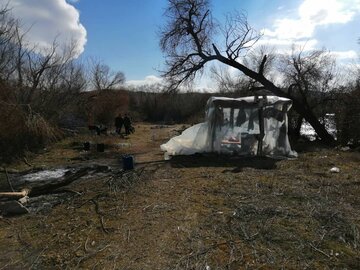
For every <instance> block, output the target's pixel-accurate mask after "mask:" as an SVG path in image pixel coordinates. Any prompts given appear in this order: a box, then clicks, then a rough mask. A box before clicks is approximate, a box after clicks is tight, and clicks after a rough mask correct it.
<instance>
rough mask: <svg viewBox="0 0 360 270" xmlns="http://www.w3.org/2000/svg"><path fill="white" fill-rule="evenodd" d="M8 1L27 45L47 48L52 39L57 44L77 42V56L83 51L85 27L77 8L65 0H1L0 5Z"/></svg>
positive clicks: (63, 44) (61, 45)
mask: <svg viewBox="0 0 360 270" xmlns="http://www.w3.org/2000/svg"><path fill="white" fill-rule="evenodd" d="M7 3H9V6H8V7H9V8H11V12H12V15H13V16H14V17H15V18H17V19H19V20H20V21H21V27H22V30H23V31H27V30H28V29H30V30H29V32H28V33H27V35H26V38H27V41H28V42H29V44H30V45H36V46H37V48H38V49H46V48H49V47H50V46H51V45H52V43H53V41H54V39H56V41H57V43H58V44H59V45H60V47H63V46H65V45H66V44H69V42H72V41H74V42H76V52H77V56H78V55H80V54H81V53H82V52H83V51H84V46H85V44H86V29H85V27H84V26H83V25H82V24H81V23H80V15H79V11H78V10H77V9H75V7H74V6H72V5H71V4H69V3H67V2H66V0H11V1H9V0H0V6H5V5H6V4H7Z"/></svg>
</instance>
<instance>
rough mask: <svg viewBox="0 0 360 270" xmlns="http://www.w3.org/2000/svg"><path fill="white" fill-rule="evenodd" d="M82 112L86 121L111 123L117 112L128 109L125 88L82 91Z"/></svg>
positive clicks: (123, 111) (90, 122)
mask: <svg viewBox="0 0 360 270" xmlns="http://www.w3.org/2000/svg"><path fill="white" fill-rule="evenodd" d="M82 99H83V104H82V107H83V113H84V114H86V117H87V118H88V123H89V124H91V125H93V124H103V125H107V126H109V125H112V124H113V122H114V118H115V117H116V116H117V115H118V114H119V113H123V114H124V113H126V112H127V111H128V104H129V95H128V93H127V91H125V90H100V91H91V92H85V93H82Z"/></svg>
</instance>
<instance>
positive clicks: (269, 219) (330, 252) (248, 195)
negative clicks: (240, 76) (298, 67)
mask: <svg viewBox="0 0 360 270" xmlns="http://www.w3.org/2000/svg"><path fill="white" fill-rule="evenodd" d="M179 128H180V127H179V126H176V127H174V126H173V127H168V128H154V127H153V126H150V125H136V133H135V134H133V135H131V136H130V137H129V138H128V139H121V138H118V137H115V136H107V137H105V136H102V137H96V136H88V135H79V136H77V137H74V138H71V139H67V140H65V141H62V142H61V143H58V144H57V145H55V146H53V147H52V148H49V149H48V151H46V152H45V153H43V154H40V155H38V156H35V157H34V158H32V159H31V160H30V163H32V164H33V165H34V166H40V165H46V166H51V165H56V166H58V165H60V164H62V165H66V164H72V165H74V164H76V163H91V162H94V163H103V164H109V165H112V166H114V168H116V166H120V167H121V165H120V163H119V158H120V157H121V155H122V154H125V153H130V154H133V155H134V156H135V159H136V161H137V165H136V170H135V171H133V172H128V173H126V174H123V173H119V172H117V171H116V170H115V171H113V172H112V173H107V174H102V175H95V176H92V177H89V178H85V179H82V180H79V181H78V182H75V183H73V184H72V185H71V186H70V188H71V189H72V190H73V191H76V192H78V194H77V195H74V194H72V195H68V196H64V197H60V198H62V199H61V200H60V204H58V205H57V206H55V207H53V208H52V209H51V210H47V211H42V212H39V213H32V214H29V215H26V216H21V217H13V218H6V219H5V218H3V219H0V239H2V240H1V241H0V268H1V267H3V268H4V269H23V268H31V267H32V268H35V269H38V268H41V269H66V268H69V269H74V268H80V269H205V268H206V267H207V266H209V267H210V268H211V269H245V268H249V269H274V268H275V269H279V268H287V269H304V268H305V269H306V268H308V269H314V268H320V269H333V268H341V269H343V268H347V269H357V268H359V266H360V260H359V258H360V250H359V245H360V233H359V229H360V227H359V226H360V219H359V217H360V210H359V209H360V208H359V205H360V199H359V198H360V197H359V188H360V178H359V169H358V167H359V161H360V155H359V153H356V152H341V151H336V150H332V149H328V150H321V149H320V150H317V151H313V152H305V153H302V154H301V155H300V157H299V158H298V159H296V160H283V161H274V160H269V159H263V158H253V159H244V158H242V159H241V158H234V157H217V156H193V157H178V158H174V159H172V160H171V161H170V162H162V161H161V160H162V153H161V152H160V150H159V145H160V144H161V143H162V142H164V141H166V139H167V138H168V137H169V136H172V135H174V134H175V133H176V132H175V131H174V130H175V129H179ZM85 140H91V141H93V142H96V141H97V142H99V141H101V142H104V143H105V144H106V145H107V148H106V151H105V153H96V152H95V151H90V152H82V151H80V150H78V149H77V147H78V146H79V145H81V143H82V142H83V141H85ZM121 143H129V144H130V146H129V145H128V146H119V145H120V144H121ZM22 166H23V165H22V164H19V165H18V167H17V168H18V169H20V168H21V167H22ZM332 166H337V167H339V168H340V173H338V174H333V173H330V172H329V169H330V168H331V167H332ZM79 194H81V195H79Z"/></svg>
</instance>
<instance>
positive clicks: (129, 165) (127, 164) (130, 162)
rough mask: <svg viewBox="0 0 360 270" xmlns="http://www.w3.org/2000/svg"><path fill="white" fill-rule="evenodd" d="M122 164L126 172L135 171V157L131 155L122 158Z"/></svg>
mask: <svg viewBox="0 0 360 270" xmlns="http://www.w3.org/2000/svg"><path fill="white" fill-rule="evenodd" d="M122 163H123V169H124V171H128V170H133V169H134V157H133V156H131V155H124V156H122Z"/></svg>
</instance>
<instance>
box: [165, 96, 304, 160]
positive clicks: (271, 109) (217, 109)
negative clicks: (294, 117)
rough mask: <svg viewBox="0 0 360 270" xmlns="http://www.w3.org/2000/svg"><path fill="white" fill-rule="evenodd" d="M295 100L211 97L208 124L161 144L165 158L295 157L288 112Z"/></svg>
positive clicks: (196, 126) (206, 119)
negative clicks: (214, 155)
mask: <svg viewBox="0 0 360 270" xmlns="http://www.w3.org/2000/svg"><path fill="white" fill-rule="evenodd" d="M291 105H292V101H291V100H290V99H287V98H282V97H277V96H250V97H242V98H226V97H211V98H210V99H209V100H208V102H207V105H206V113H205V122H203V123H199V124H197V125H194V126H192V127H190V128H188V129H186V130H184V131H183V133H182V134H181V135H179V136H176V137H174V138H172V139H170V140H169V141H168V142H167V143H165V144H163V145H161V146H160V147H161V150H163V151H165V155H169V156H175V155H192V154H195V153H211V152H215V153H223V154H234V155H247V156H254V155H258V156H270V157H296V156H297V153H296V152H295V151H293V150H291V146H290V143H289V138H288V135H287V131H288V117H287V112H288V110H289V109H290V107H291Z"/></svg>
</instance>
